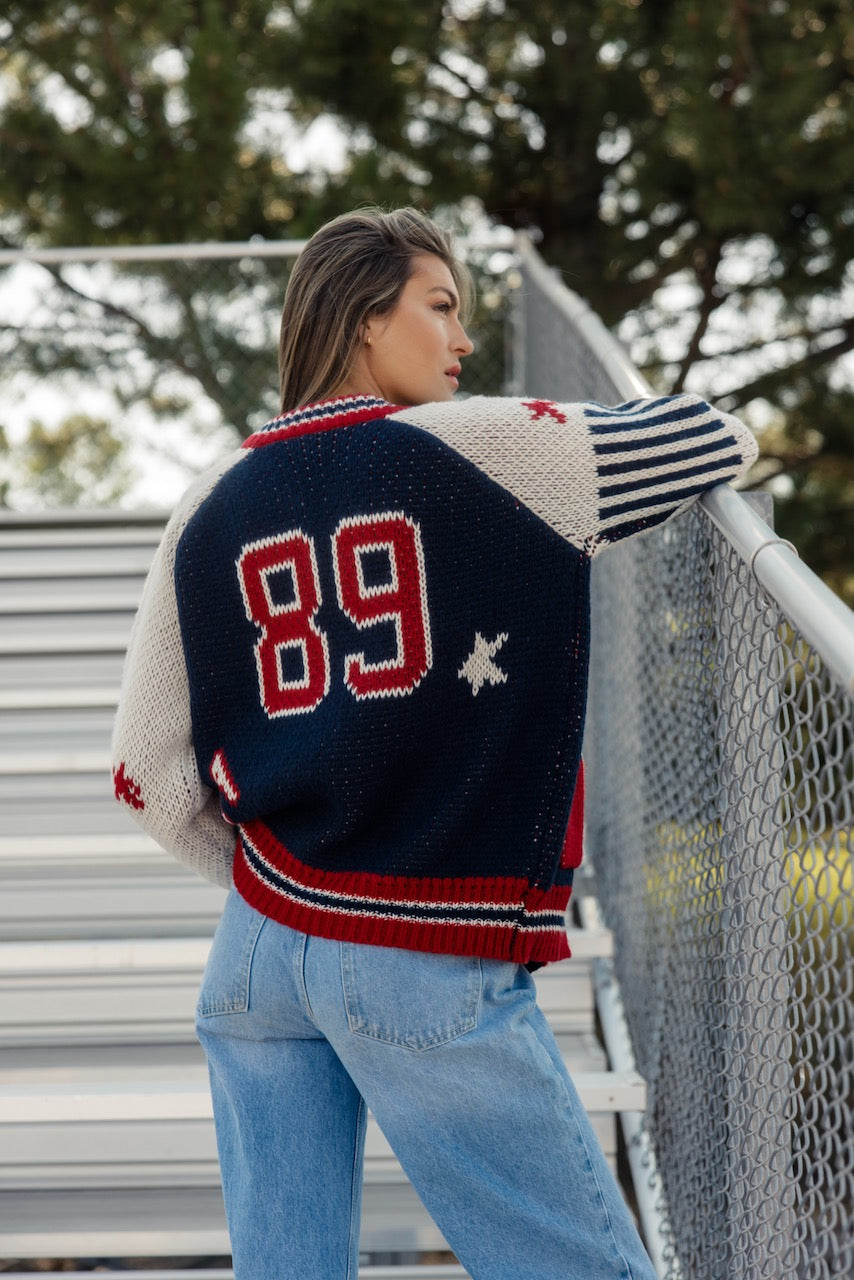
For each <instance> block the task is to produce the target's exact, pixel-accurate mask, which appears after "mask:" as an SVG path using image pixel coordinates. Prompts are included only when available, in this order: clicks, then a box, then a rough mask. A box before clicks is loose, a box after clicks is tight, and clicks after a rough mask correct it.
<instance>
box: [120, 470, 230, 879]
mask: <svg viewBox="0 0 854 1280" xmlns="http://www.w3.org/2000/svg"><path fill="white" fill-rule="evenodd" d="M240 456H241V455H240V454H238V455H236V456H235V455H231V456H230V457H229V458H227V459H225V460H224V461H223V463H222V464H220V465H219V466H218V467H217V468H216V469H215V470H214V471H213V472H208V473H206V475H205V476H204V477H202V479H201V480H200V481H199V482H197V484H196V485H195V486H194V487H193V488H192V489H191V490H190V491H189V492H188V494H187V495H185V498H184V499H183V500H182V503H181V507H180V509H179V510H177V511H176V513H175V514H174V515H173V517H172V519H171V521H170V522H169V525H168V526H167V529H166V532H165V533H164V535H163V540H162V541H161V544H160V547H159V549H158V551H157V554H156V555H155V558H154V561H153V563H152V566H151V570H150V572H149V575H148V578H147V580H146V584H145V589H144V591H143V595H142V600H141V602H140V606H139V610H138V613H137V616H136V619H135V621H134V625H133V629H132V631H131V637H130V642H129V644H128V651H127V656H126V659H125V667H124V675H123V678H122V689H121V695H120V699H119V707H118V712H117V715H116V720H115V725H114V729H113V785H114V788H115V792H116V797H117V799H118V800H119V801H120V802H121V803H123V804H124V805H125V807H126V808H127V809H128V811H129V812H130V813H131V814H132V816H133V817H134V818H135V819H136V821H137V822H138V823H139V824H140V826H141V827H143V828H144V829H145V831H147V832H148V834H149V835H150V836H151V837H152V838H153V839H154V840H155V841H156V842H157V843H158V844H159V845H160V846H161V847H162V848H163V849H165V850H166V851H167V852H168V853H171V854H173V855H174V856H175V857H176V858H178V859H179V860H180V861H182V862H185V863H187V864H188V865H189V866H190V867H192V868H193V870H195V871H197V872H199V874H200V875H202V876H204V877H205V878H206V879H208V880H212V881H214V883H216V884H219V885H223V886H224V887H228V886H229V885H230V883H231V863H232V859H233V856H234V841H235V832H234V828H233V827H231V826H229V825H228V824H227V823H226V822H225V820H224V819H223V817H222V815H221V812H220V806H219V795H218V793H217V792H216V791H215V790H213V789H212V788H211V787H210V786H209V785H208V784H207V782H205V781H203V779H202V778H201V776H200V774H199V770H198V767H197V764H196V757H195V752H194V750H193V741H192V725H191V721H190V697H189V686H188V681H187V671H186V665H185V662H184V651H183V647H182V644H181V632H180V625H179V621H178V605H177V599H176V595H175V581H174V567H175V553H176V549H177V546H178V541H179V539H180V536H181V533H182V531H183V528H184V526H185V524H186V522H187V519H188V518H189V516H190V515H191V514H192V512H193V510H195V508H196V507H197V506H198V504H199V503H200V502H201V501H202V499H203V498H204V497H205V496H206V495H207V493H209V492H210V489H211V488H213V485H214V484H215V482H216V480H217V479H218V478H219V476H220V475H221V474H222V472H223V471H224V470H226V469H227V467H228V466H231V465H233V464H234V463H235V462H236V461H238V460H239V458H240ZM242 456H245V454H244V455H242Z"/></svg>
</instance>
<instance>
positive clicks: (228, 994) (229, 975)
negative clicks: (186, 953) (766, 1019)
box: [196, 889, 266, 1018]
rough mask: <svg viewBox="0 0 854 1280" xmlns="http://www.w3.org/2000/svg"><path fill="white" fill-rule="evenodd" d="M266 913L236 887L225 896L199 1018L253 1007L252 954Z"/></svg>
mask: <svg viewBox="0 0 854 1280" xmlns="http://www.w3.org/2000/svg"><path fill="white" fill-rule="evenodd" d="M265 923H266V917H265V916H262V915H261V914H260V913H259V912H257V911H255V910H253V908H252V907H250V906H249V904H248V903H247V902H244V901H243V899H242V898H241V897H240V895H239V894H238V893H237V891H236V890H235V889H232V890H231V891H230V893H229V895H228V897H227V898H226V900H225V908H224V910H223V913H222V918H221V919H220V922H219V924H218V925H217V928H216V933H215V934H214V938H213V943H212V944H211V950H210V955H209V956H208V962H207V964H206V965H205V972H204V976H203V977H202V985H201V990H200V991H199V1002H198V1004H197V1006H196V1017H197V1018H212V1017H216V1016H218V1015H222V1014H226V1013H245V1012H246V1010H247V1009H248V1008H249V979H250V974H251V970H252V956H253V954H254V951H255V944H256V942H257V941H258V935H259V934H260V932H261V930H262V929H263V927H264V924H265Z"/></svg>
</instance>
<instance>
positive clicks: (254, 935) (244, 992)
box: [196, 917, 267, 1018]
mask: <svg viewBox="0 0 854 1280" xmlns="http://www.w3.org/2000/svg"><path fill="white" fill-rule="evenodd" d="M266 922H267V921H266V917H264V918H262V919H261V921H260V923H259V924H258V927H257V928H255V929H254V930H253V931H251V932H250V933H249V936H248V938H247V940H246V942H244V945H243V951H242V952H241V955H240V960H239V962H238V964H237V965H236V966H235V985H236V986H237V988H238V992H239V994H237V995H233V996H232V997H231V998H230V999H227V1000H215V1001H208V1002H207V1003H205V1004H204V1005H203V1004H202V1003H201V1001H199V1004H198V1007H197V1009H196V1015H197V1017H199V1018H216V1017H222V1016H224V1015H228V1014H233V1013H246V1011H247V1010H248V1008H249V1001H250V984H251V981H252V960H253V957H254V955H255V948H256V946H257V945H258V939H259V938H260V936H261V930H262V929H263V928H264V925H265V924H266Z"/></svg>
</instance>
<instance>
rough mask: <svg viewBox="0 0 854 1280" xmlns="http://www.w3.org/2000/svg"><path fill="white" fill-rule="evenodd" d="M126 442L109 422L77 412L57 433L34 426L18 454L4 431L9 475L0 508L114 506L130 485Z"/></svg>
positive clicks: (1, 445) (1, 442)
mask: <svg viewBox="0 0 854 1280" xmlns="http://www.w3.org/2000/svg"><path fill="white" fill-rule="evenodd" d="M124 447H125V446H124V442H123V441H122V440H121V439H120V438H119V437H117V436H116V435H115V434H114V432H113V431H112V429H111V428H110V425H109V423H107V422H106V421H104V420H103V419H101V418H90V417H88V416H87V415H86V414H83V413H75V414H72V415H71V416H70V417H68V418H66V419H65V420H64V421H63V422H61V423H60V424H59V426H58V427H56V428H55V429H53V430H48V429H47V428H46V427H45V426H44V424H43V423H42V422H38V421H34V422H31V423H30V426H29V430H28V432H27V435H26V438H25V440H24V441H23V443H22V444H21V445H19V446H18V448H16V449H15V450H14V451H12V450H10V449H9V446H8V441H7V440H6V436H5V433H4V432H3V430H2V428H0V449H2V450H3V452H4V453H5V459H6V467H5V471H6V472H7V474H6V475H5V476H4V477H3V481H2V488H0V505H3V506H5V505H7V503H8V502H9V501H10V499H12V498H14V499H15V500H16V505H19V504H20V502H21V501H23V504H24V505H32V504H33V502H34V501H35V502H37V503H38V505H39V506H44V507H77V506H84V507H101V506H110V505H111V504H112V503H114V502H116V501H117V499H118V498H120V497H121V495H122V493H123V492H124V491H125V489H126V487H127V484H128V482H129V479H130V476H129V473H128V471H127V469H126V467H125V466H124V464H123V462H122V456H123V453H124Z"/></svg>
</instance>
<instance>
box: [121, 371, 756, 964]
mask: <svg viewBox="0 0 854 1280" xmlns="http://www.w3.org/2000/svg"><path fill="white" fill-rule="evenodd" d="M755 456H756V446H755V443H754V441H753V438H752V436H751V435H750V433H749V432H748V431H747V429H746V428H745V427H744V426H743V425H742V424H741V422H739V421H738V420H737V419H735V418H732V417H730V416H728V415H726V414H723V413H720V412H719V411H717V410H715V409H713V408H711V407H710V406H709V405H708V404H706V403H705V402H704V401H702V400H700V399H698V398H697V397H694V396H689V395H682V396H676V397H663V398H660V399H646V400H636V401H633V402H631V403H628V404H622V405H618V406H616V407H606V406H604V405H600V404H594V403H590V404H558V403H553V402H551V401H547V400H537V399H527V400H526V399H511V398H486V397H473V398H471V399H468V400H463V401H456V402H448V403H437V404H425V405H420V406H416V407H411V408H404V409H402V408H399V407H395V406H393V405H390V404H388V403H386V402H385V401H382V400H377V399H373V398H371V397H348V398H343V399H339V400H333V401H327V402H324V403H320V404H316V405H311V406H309V407H307V408H304V409H300V410H298V411H296V412H293V413H288V414H286V415H284V416H282V417H280V418H276V419H275V420H274V421H273V422H271V423H269V424H268V425H267V426H266V427H264V428H263V429H261V430H260V431H258V432H257V433H256V434H255V435H253V436H251V437H250V439H248V440H247V441H246V443H245V444H244V446H243V447H242V448H241V449H239V450H238V451H237V452H236V453H234V454H232V455H231V456H229V457H227V458H225V459H224V460H223V461H222V462H221V463H220V464H219V465H218V466H217V467H215V468H214V469H213V470H212V471H209V472H208V473H207V474H206V475H204V476H203V477H201V478H200V479H199V480H198V481H197V482H196V483H195V484H194V485H193V486H192V487H191V489H190V490H189V491H188V493H187V494H186V495H185V497H184V498H183V500H182V501H181V502H180V504H179V505H178V508H177V510H176V511H175V513H174V515H173V517H172V519H171V521H170V522H169V525H168V527H167V529H166V532H165V535H164V537H163V540H162V543H161V546H160V548H159V551H158V553H157V555H156V557H155V560H154V563H153V565H152V568H151V572H150V575H149V578H148V581H147V583H146V587H145V591H144V594H143V598H142V602H141V605H140V609H139V613H138V616H137V619H136V622H135V624H134V628H133V632H132V636H131V640H130V645H129V649H128V655H127V660H126V666H125V674H124V680H123V689H122V695H121V701H120V706H119V711H118V716H117V719H116V725H115V734H114V768H113V778H114V783H115V790H116V794H117V796H118V798H119V800H120V801H122V803H123V804H124V805H125V806H127V808H128V809H129V810H130V812H131V813H132V814H133V816H134V817H135V818H136V819H138V821H139V822H140V823H141V825H142V826H143V827H144V828H145V829H146V830H147V831H148V832H149V833H150V834H151V835H152V836H153V837H154V839H155V840H156V841H158V842H159V843H160V844H161V845H162V846H163V847H164V848H165V849H167V850H169V851H170V852H171V853H173V854H174V855H175V856H176V857H178V858H179V859H181V860H182V861H184V862H186V863H188V864H189V865H190V866H191V867H193V868H195V869H196V870H197V871H199V872H200V873H201V874H202V875H204V876H206V877H208V878H209V879H211V880H214V881H215V882H217V883H219V884H222V885H228V884H230V883H231V882H232V878H233V882H234V884H235V886H236V888H237V889H238V891H239V892H240V893H241V894H242V895H243V896H244V898H245V899H246V900H247V901H248V902H249V903H250V904H251V905H252V906H254V907H255V908H257V910H259V911H260V912H262V913H264V914H265V915H267V916H268V917H271V918H273V919H275V920H277V921H279V922H281V923H283V924H286V925H289V926H291V927H293V928H296V929H299V930H301V931H303V932H305V933H310V934H319V935H322V936H324V937H331V938H338V939H343V940H350V941H356V942H363V943H372V944H378V945H385V946H398V947H405V948H412V949H416V950H422V951H434V952H447V953H457V954H468V955H479V956H484V957H495V958H500V959H507V960H513V961H517V962H520V963H531V964H532V965H535V964H542V963H545V962H548V961H552V960H557V959H560V958H562V957H564V956H566V955H568V954H569V952H568V948H567V942H566V934H565V927H564V917H565V910H566V906H567V902H568V900H569V896H570V890H571V886H572V874H573V870H574V867H575V865H576V864H577V862H578V857H579V845H580V842H579V840H578V838H577V832H576V833H575V835H573V834H572V828H573V827H577V808H576V819H575V821H574V822H573V823H571V822H570V813H571V809H572V799H573V794H574V791H575V788H576V781H577V776H578V772H579V763H580V757H581V740H582V732H583V727H584V712H585V698H586V692H587V661H588V648H589V572H590V562H591V559H592V558H593V557H594V556H595V555H597V554H598V553H599V552H600V551H602V550H603V549H605V548H606V547H608V546H610V545H612V544H614V543H617V542H620V541H622V540H623V539H625V538H629V537H632V536H633V535H635V534H638V533H641V532H642V531H643V530H645V529H648V528H650V527H651V526H654V525H657V524H660V523H661V522H662V521H664V520H667V519H668V518H670V517H671V516H673V515H674V514H675V513H676V512H678V511H681V510H682V509H683V508H685V507H686V506H687V505H689V504H690V503H691V502H693V501H694V500H695V499H696V498H697V497H698V496H699V495H700V494H701V493H702V492H703V491H704V490H706V489H708V488H710V487H711V486H712V485H715V484H718V483H720V482H722V481H728V480H731V479H733V478H734V477H736V476H738V475H740V474H741V473H742V472H743V471H744V470H745V469H746V467H747V466H748V465H749V464H750V462H752V460H753V459H754V457H755ZM568 832H569V835H568Z"/></svg>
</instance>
